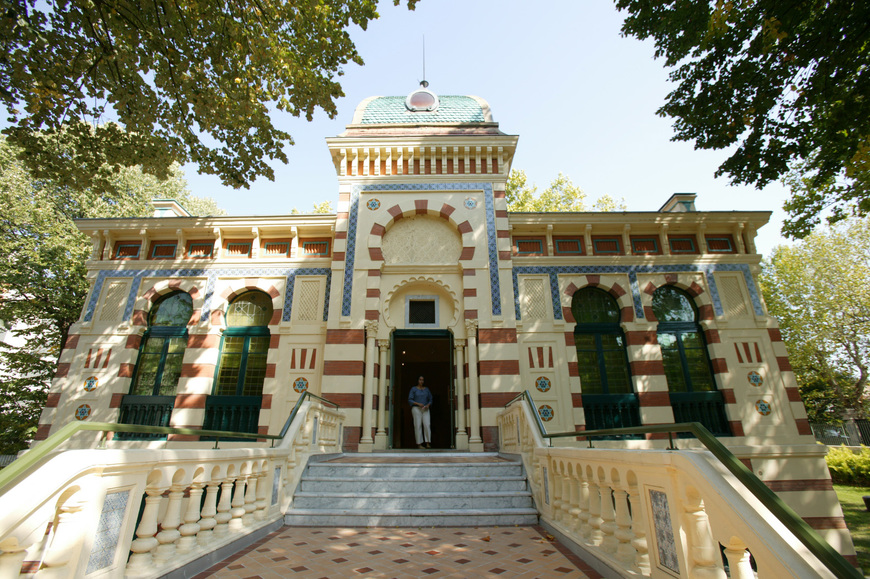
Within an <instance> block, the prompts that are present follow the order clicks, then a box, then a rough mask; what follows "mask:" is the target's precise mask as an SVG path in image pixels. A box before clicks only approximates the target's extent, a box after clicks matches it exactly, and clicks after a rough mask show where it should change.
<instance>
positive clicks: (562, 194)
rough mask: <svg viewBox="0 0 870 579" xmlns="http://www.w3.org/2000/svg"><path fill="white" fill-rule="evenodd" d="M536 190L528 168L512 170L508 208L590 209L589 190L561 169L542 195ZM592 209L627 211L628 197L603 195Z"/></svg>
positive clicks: (508, 186)
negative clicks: (525, 169)
mask: <svg viewBox="0 0 870 579" xmlns="http://www.w3.org/2000/svg"><path fill="white" fill-rule="evenodd" d="M537 191H538V187H537V186H536V185H529V184H528V177H527V176H526V172H525V171H518V170H513V171H511V174H510V176H509V177H508V180H507V185H506V186H505V199H506V200H507V204H508V211H590V209H589V208H588V207H587V205H586V193H584V192H583V190H582V189H580V187H577V186H576V185H574V183H572V182H571V179H569V178H568V177H566V176H565V175H563V174H562V173H559V175H558V176H557V177H556V178H555V179H553V181H552V182H551V183H550V186H549V187H547V188H546V189H544V191H543V192H542V193H541V194H540V195H537ZM591 211H625V200H624V199H621V200H619V201H616V200H615V199H614V198H613V197H611V196H610V195H602V196H601V197H599V198H598V200H597V201H595V203H594V204H593V205H592V209H591Z"/></svg>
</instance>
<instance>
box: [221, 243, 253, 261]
mask: <svg viewBox="0 0 870 579" xmlns="http://www.w3.org/2000/svg"><path fill="white" fill-rule="evenodd" d="M224 255H225V256H226V257H251V242H250V241H230V240H227V243H226V246H225V247H224Z"/></svg>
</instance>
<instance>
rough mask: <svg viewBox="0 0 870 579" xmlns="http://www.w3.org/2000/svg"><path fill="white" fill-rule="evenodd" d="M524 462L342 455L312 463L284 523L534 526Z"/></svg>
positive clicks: (488, 457) (487, 456) (486, 456)
mask: <svg viewBox="0 0 870 579" xmlns="http://www.w3.org/2000/svg"><path fill="white" fill-rule="evenodd" d="M537 520H538V512H537V510H536V509H535V507H534V505H533V504H532V495H531V492H530V491H529V488H528V483H527V481H526V477H525V474H524V472H523V465H522V462H521V461H519V460H513V459H511V458H506V457H501V456H499V455H498V454H494V453H479V454H471V453H437V452H426V453H389V454H387V453H384V454H355V455H337V456H333V457H331V458H328V459H327V460H324V461H320V462H309V463H308V466H307V467H306V470H305V473H304V474H303V475H302V480H301V482H300V484H299V488H298V489H297V491H296V494H295V495H294V498H293V503H292V505H291V508H290V509H289V510H288V511H287V512H286V513H285V515H284V522H285V524H287V525H293V526H308V527H314V526H318V527H319V526H342V527H421V526H428V527H454V526H455V527H471V526H506V525H533V524H536V523H537Z"/></svg>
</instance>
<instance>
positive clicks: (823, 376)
mask: <svg viewBox="0 0 870 579" xmlns="http://www.w3.org/2000/svg"><path fill="white" fill-rule="evenodd" d="M867 280H870V223H868V221H867V220H851V221H846V222H843V223H841V224H839V225H837V226H834V227H831V228H829V229H826V230H823V231H818V232H816V233H813V234H811V235H809V236H807V237H806V238H805V239H804V240H802V241H800V242H798V243H796V244H795V245H793V246H779V247H777V248H775V249H774V250H773V253H772V254H771V256H770V258H769V259H768V260H765V262H764V263H763V273H762V276H761V287H762V292H763V294H764V298H765V301H766V302H767V307H768V310H769V311H770V313H771V315H773V316H775V317H777V318H779V321H780V327H781V330H782V336H783V340H784V341H785V344H786V346H787V347H788V352H789V358H790V360H791V363H792V366H793V368H794V371H795V376H796V378H797V380H798V386H799V387H800V388H801V393H802V395H803V396H804V402H805V403H806V404H807V406H808V410H809V412H810V415H811V419H815V420H816V421H818V422H838V421H839V419H840V418H841V417H842V410H843V409H846V410H854V411H856V412H857V413H858V415H859V416H866V415H867V411H868V404H870V398H868V393H867V385H868V384H867V381H868V378H870V376H868V370H870V366H868V364H870V360H868V355H870V287H868V283H867Z"/></svg>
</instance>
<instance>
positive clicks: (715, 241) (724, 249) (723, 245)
mask: <svg viewBox="0 0 870 579" xmlns="http://www.w3.org/2000/svg"><path fill="white" fill-rule="evenodd" d="M704 239H705V240H706V241H707V251H709V252H710V253H737V249H736V248H735V247H734V238H732V237H731V236H730V235H706V236H705V237H704Z"/></svg>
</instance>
